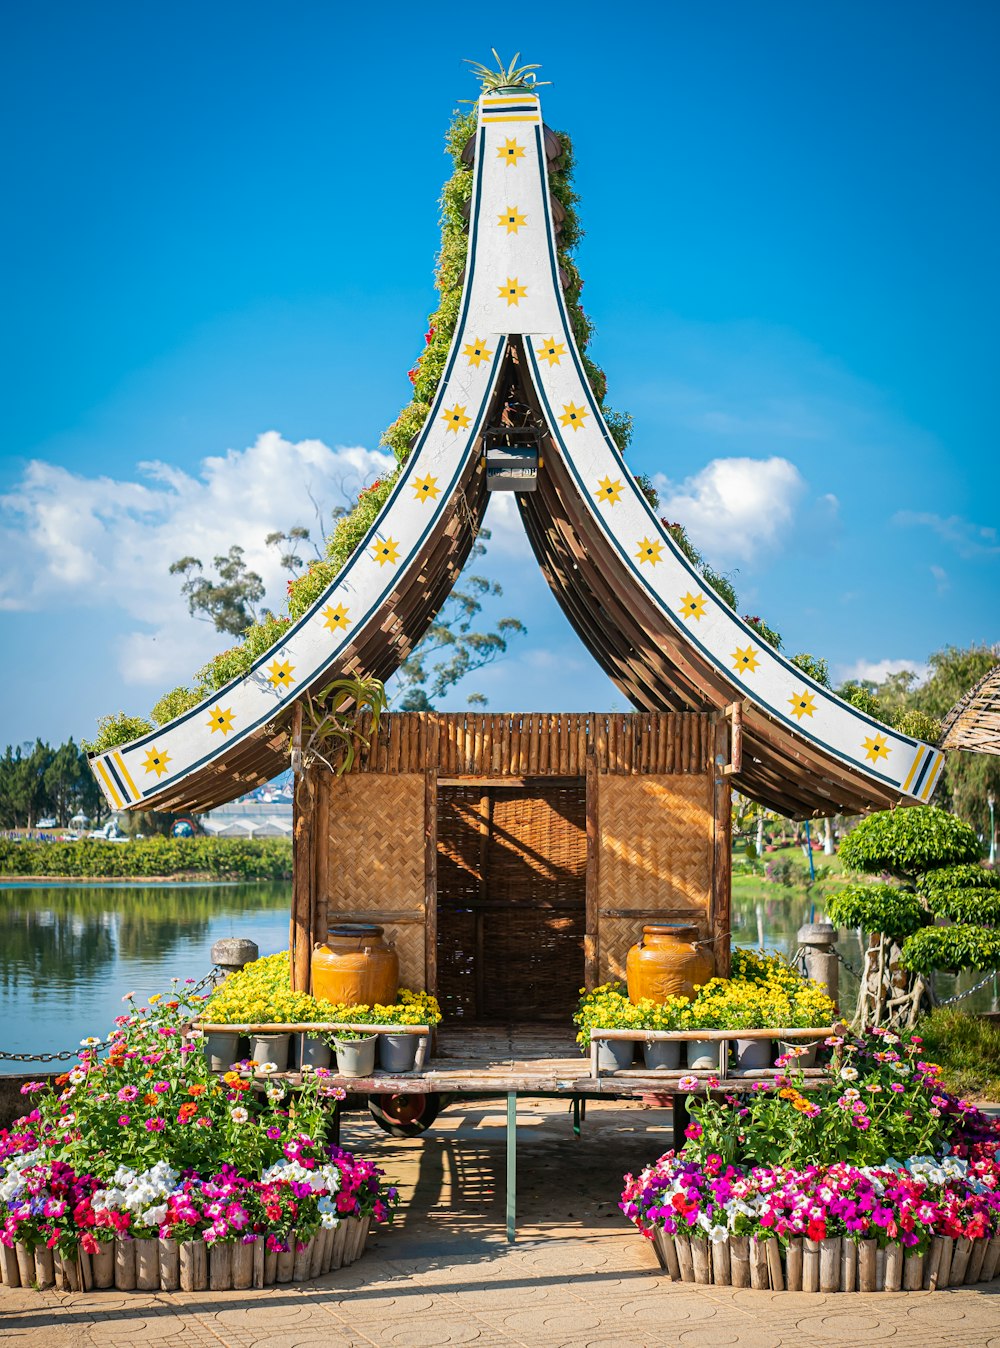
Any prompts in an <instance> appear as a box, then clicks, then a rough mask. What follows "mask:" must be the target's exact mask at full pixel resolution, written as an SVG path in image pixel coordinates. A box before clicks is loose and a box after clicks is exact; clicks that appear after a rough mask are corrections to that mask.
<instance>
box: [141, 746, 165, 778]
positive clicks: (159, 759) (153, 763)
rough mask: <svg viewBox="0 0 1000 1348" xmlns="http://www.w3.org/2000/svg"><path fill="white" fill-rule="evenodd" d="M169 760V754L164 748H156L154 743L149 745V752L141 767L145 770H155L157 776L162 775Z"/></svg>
mask: <svg viewBox="0 0 1000 1348" xmlns="http://www.w3.org/2000/svg"><path fill="white" fill-rule="evenodd" d="M169 762H170V755H169V754H168V753H167V752H166V750H164V749H157V747H156V745H155V744H153V745H150V748H149V752H148V753H147V754H146V758H145V760H144V762H143V765H142V766H143V767H144V768H145V769H146V771H147V772H155V773H156V775H157V777H162V776H163V774H164V773H165V772H166V770H167V764H168V763H169Z"/></svg>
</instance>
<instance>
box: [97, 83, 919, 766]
mask: <svg viewBox="0 0 1000 1348" xmlns="http://www.w3.org/2000/svg"><path fill="white" fill-rule="evenodd" d="M476 118H477V114H476V111H475V110H474V109H473V110H471V111H469V112H456V113H455V115H454V117H453V119H452V122H451V125H450V126H449V128H448V132H447V135H446V137H445V146H446V151H447V153H448V154H449V155H450V156H451V159H452V163H453V165H454V167H453V170H452V173H451V176H450V177H449V178H448V180H447V182H446V183H445V185H444V189H443V191H442V194H441V217H440V218H441V251H440V253H439V254H438V259H437V268H436V272H435V285H436V288H437V291H438V294H439V297H440V298H439V302H438V307H437V309H436V310H435V311H434V313H432V314H431V315H430V318H429V320H428V328H427V332H426V333H425V335H424V349H423V350H422V351H421V352H420V355H419V356H418V357H417V360H416V362H415V363H414V365H413V368H412V369H411V370H410V371H409V378H410V382H411V383H412V385H413V396H412V397H411V399H410V401H409V402H408V403H407V404H406V406H405V407H404V408H403V409H402V411H401V412H400V413H399V415H398V416H397V418H396V420H395V421H394V422H393V423H392V425H391V426H389V427H388V428H387V429H386V431H385V432H384V433H383V435H382V437H381V441H380V443H381V444H383V445H386V446H387V447H388V448H389V449H391V450H392V452H393V454H394V456H395V458H396V461H397V466H396V467H395V468H394V469H392V471H390V472H388V473H386V474H385V476H384V477H381V478H378V479H376V481H375V482H373V483H372V484H371V485H370V486H368V487H365V488H364V489H363V490H362V491H361V492H360V493H359V495H358V500H357V502H356V503H355V505H354V508H353V509H352V510H351V511H350V512H349V513H348V514H346V515H344V516H342V517H341V518H340V519H339V520H338V521H337V524H336V526H335V528H334V530H333V533H332V534H331V535H330V537H329V539H328V540H327V545H326V556H325V557H323V558H322V559H319V560H317V561H315V562H313V563H312V564H311V565H310V566H309V567H308V568H307V569H306V571H304V572H303V574H302V575H300V576H296V577H295V578H293V579H292V580H291V581H289V584H288V601H287V613H286V614H285V615H282V616H279V615H275V614H267V615H266V616H265V617H263V618H261V619H260V620H259V621H258V622H255V623H252V624H251V625H250V627H248V628H247V630H246V632H244V634H243V636H242V638H241V639H240V641H239V643H238V644H237V645H235V646H230V647H229V648H228V649H226V650H224V651H220V653H219V654H218V655H216V656H213V658H212V659H211V660H209V661H208V663H207V664H205V665H203V666H202V667H201V669H199V670H198V672H197V673H196V674H195V676H194V686H193V687H190V688H188V687H184V686H182V687H179V688H174V689H172V690H171V691H170V692H168V693H165V694H164V695H163V697H161V698H160V699H159V701H158V702H156V703H155V705H154V706H153V708H152V711H151V712H150V718H149V719H148V720H147V719H146V718H144V717H140V716H130V715H128V714H126V713H125V712H116V713H112V714H111V715H108V716H102V717H100V718H99V720H98V733H97V735H96V736H95V738H94V739H93V740H86V739H84V740H82V741H81V744H82V747H83V748H84V750H85V751H86V752H87V753H90V754H97V753H103V752H105V751H106V750H107V749H110V748H113V747H114V746H115V745H119V744H127V743H129V742H131V741H132V740H134V739H138V738H139V737H140V736H142V735H146V734H148V733H149V732H150V731H151V730H153V729H154V728H157V727H159V726H162V725H165V724H166V723H167V722H168V721H172V720H173V719H174V718H175V717H177V716H181V715H183V713H184V712H186V711H189V710H190V709H191V708H192V707H194V706H196V705H197V704H198V703H199V702H200V701H201V700H202V699H203V698H205V697H210V696H211V695H212V694H213V693H214V692H216V691H217V690H218V689H220V688H222V687H223V686H224V685H225V684H227V683H229V682H230V681H231V680H233V679H236V678H241V677H242V676H243V675H245V674H247V673H249V671H250V669H251V668H252V666H253V664H254V662H255V661H256V660H257V659H258V658H259V657H260V656H261V655H263V654H264V653H265V652H266V651H268V650H269V649H270V648H271V646H273V645H274V644H275V643H276V642H278V641H279V640H280V639H281V637H282V636H283V635H284V633H285V632H286V631H287V629H288V628H289V627H290V626H291V624H292V623H293V622H295V621H296V620H297V619H298V618H300V617H301V616H302V614H303V613H305V612H306V611H307V610H308V609H309V608H310V607H311V606H312V605H313V604H314V603H315V602H316V600H317V599H318V598H319V597H320V595H321V594H322V593H323V592H324V590H326V589H327V588H328V587H329V586H330V585H331V584H332V583H333V581H334V580H335V579H336V577H337V575H338V573H339V572H340V571H341V570H342V569H343V567H344V566H345V565H346V564H347V562H348V561H349V559H350V558H351V556H352V555H353V553H354V552H355V551H356V549H357V548H358V546H359V544H360V543H361V541H362V540H363V539H364V537H365V535H366V534H367V533H368V530H369V529H370V528H371V526H372V524H373V523H374V522H375V519H376V517H377V516H378V513H379V511H380V510H381V509H382V507H383V505H384V504H385V502H386V501H387V500H388V498H389V494H390V492H391V491H392V488H393V486H394V485H395V482H396V479H397V477H398V475H399V470H400V467H401V465H402V464H404V463H405V462H406V460H407V458H408V457H409V454H410V450H411V448H412V445H413V443H414V441H415V439H416V437H417V436H418V435H419V433H420V430H421V428H422V426H423V425H424V422H425V421H426V419H427V416H428V414H429V412H430V409H431V404H432V402H433V400H434V395H435V393H436V392H437V387H438V384H439V382H440V380H441V376H442V374H443V373H444V368H445V364H446V362H447V359H448V352H449V350H450V348H451V343H452V339H453V337H454V335H455V327H456V325H457V322H458V313H459V307H460V303H461V297H462V278H463V273H464V269H465V265H466V259H467V253H468V243H467V235H466V226H465V217H464V214H463V207H464V206H465V204H466V203H467V202H468V201H469V200H470V199H471V196H472V185H473V176H474V175H473V168H472V166H471V165H469V164H466V163H465V162H463V159H462V151H463V150H464V148H465V145H466V142H467V141H468V140H469V138H470V136H472V135H474V134H475V130H476ZM555 135H556V138H557V139H558V141H559V143H560V145H561V147H562V154H561V155H560V157H559V158H558V159H556V160H555V161H554V162H553V163H552V164H550V165H549V191H550V193H551V195H552V197H553V198H554V199H555V200H557V201H558V202H559V204H560V205H561V206H562V208H563V210H564V211H565V217H564V219H563V222H562V229H561V231H560V233H559V235H558V263H559V267H560V270H561V275H562V278H563V281H564V286H563V298H564V300H565V303H566V310H567V313H568V315H569V321H570V326H571V327H572V329H573V336H574V338H575V339H576V343H577V346H578V348H579V350H580V355H581V358H582V361H583V365H584V368H585V370H586V373H587V378H588V381H589V383H590V387H591V389H592V390H593V393H594V396H595V398H596V399H597V401H598V403H599V404H600V405H601V411H602V414H603V416H604V420H605V421H606V423H607V426H608V430H609V431H610V432H611V435H612V437H613V438H614V440H615V443H616V444H617V446H618V448H619V451H620V452H621V453H622V454H624V452H625V450H626V449H627V448H628V445H629V442H630V441H631V438H632V417H631V415H630V414H629V413H627V412H615V411H614V410H613V409H611V408H610V407H608V406H606V405H605V397H606V395H607V382H608V381H607V377H606V375H605V373H604V371H603V369H602V368H601V367H600V365H598V364H597V362H596V361H595V360H594V359H593V358H592V357H591V356H590V355H588V354H587V348H588V347H589V345H590V339H591V337H592V336H593V333H594V325H593V323H592V322H591V320H590V318H589V317H588V316H587V313H586V312H585V310H584V308H583V304H582V303H581V299H580V295H581V291H582V290H583V280H582V278H581V276H580V272H579V269H578V268H577V265H576V261H575V258H574V253H575V251H576V247H577V244H578V243H579V241H580V238H581V237H582V234H583V231H582V229H581V227H580V221H579V216H578V214H577V210H576V204H577V201H578V200H579V198H578V197H577V194H576V192H574V190H573V187H572V177H573V143H572V141H571V139H570V137H569V136H568V135H567V134H566V133H565V132H562V131H557V132H555ZM636 480H637V482H638V483H639V486H640V487H641V489H642V491H643V493H644V495H645V496H646V498H647V500H648V501H649V503H650V505H651V506H652V507H653V509H654V510H656V509H658V507H659V497H658V495H657V492H656V489H655V487H654V486H653V484H652V481H651V480H650V479H649V477H648V476H646V475H645V474H641V473H640V474H637V476H636ZM662 522H663V524H664V526H665V527H666V529H667V532H668V533H669V534H670V535H671V537H672V538H673V540H674V542H675V543H676V544H677V545H678V547H679V548H680V550H681V551H682V552H683V553H684V554H685V556H686V557H687V558H688V560H689V561H690V562H691V563H692V565H693V566H695V567H696V568H697V570H698V571H699V572H700V574H701V575H702V577H703V578H704V580H705V581H706V583H707V584H708V585H710V586H711V587H712V589H713V590H715V592H716V593H717V594H718V595H719V597H720V598H721V599H722V600H723V601H724V602H725V603H726V604H728V605H729V607H730V608H732V609H733V610H734V611H738V599H737V595H736V591H735V589H734V588H733V585H732V583H731V581H730V580H729V578H728V577H727V576H725V575H721V574H719V573H718V572H716V571H714V570H713V569H712V567H711V566H709V564H708V563H707V562H706V561H705V559H704V558H703V557H702V556H701V554H700V553H699V552H698V550H697V549H696V548H695V547H694V545H693V543H692V542H691V540H690V539H689V538H688V535H687V531H686V530H685V528H684V526H683V525H682V524H678V523H675V522H670V521H668V520H666V519H664V520H663V521H662ZM744 619H745V621H747V622H748V623H749V624H750V626H751V627H753V628H754V629H755V630H756V631H757V632H758V634H759V635H760V636H761V637H762V638H763V640H765V641H767V642H769V644H771V645H772V646H774V647H775V649H780V647H781V636H780V634H779V633H777V632H776V631H775V630H774V629H773V628H771V627H769V626H768V625H767V623H765V622H764V621H763V619H761V618H757V617H753V616H752V615H749V614H745V615H744ZM792 663H793V664H796V665H798V666H799V668H801V669H802V670H803V671H804V672H805V673H807V674H808V675H809V676H810V677H812V678H814V679H816V681H817V682H818V683H820V684H822V685H823V686H825V687H829V686H830V684H829V679H828V677H827V665H826V661H825V660H817V659H816V658H815V657H813V656H811V655H808V654H805V653H803V654H800V655H795V656H793V657H792ZM841 695H842V696H844V697H845V698H846V700H847V701H848V702H851V703H853V704H854V705H855V706H858V707H859V708H860V709H861V710H863V711H865V712H868V713H869V714H871V715H873V716H875V717H876V718H877V719H883V720H885V719H886V718H885V717H884V716H881V717H880V711H879V708H878V699H877V698H875V697H874V695H873V694H872V693H871V692H869V691H868V690H867V689H864V688H861V687H858V686H856V685H855V686H853V687H852V686H851V685H847V686H846V687H845V689H842V690H841ZM914 718H916V719H914ZM887 723H889V724H891V722H887ZM896 728H897V729H899V730H901V731H903V733H904V734H908V735H912V736H914V737H915V738H918V739H929V740H930V741H931V742H933V741H934V740H936V738H937V736H938V734H939V726H938V724H937V723H936V722H934V721H933V720H932V719H931V718H930V717H926V716H924V715H923V714H922V713H920V712H908V713H905V714H904V715H903V717H902V718H900V721H899V723H898V724H897V726H896Z"/></svg>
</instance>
